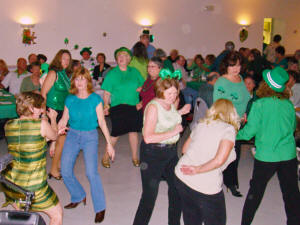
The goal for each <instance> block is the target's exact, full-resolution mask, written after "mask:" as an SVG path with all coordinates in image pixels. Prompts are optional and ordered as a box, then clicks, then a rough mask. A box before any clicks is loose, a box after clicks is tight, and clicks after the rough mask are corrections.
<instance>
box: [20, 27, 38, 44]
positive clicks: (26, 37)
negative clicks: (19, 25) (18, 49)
mask: <svg viewBox="0 0 300 225" xmlns="http://www.w3.org/2000/svg"><path fill="white" fill-rule="evenodd" d="M34 39H36V36H35V32H32V33H31V30H30V29H29V28H24V30H23V39H22V43H23V44H25V45H31V44H36V42H35V41H34Z"/></svg>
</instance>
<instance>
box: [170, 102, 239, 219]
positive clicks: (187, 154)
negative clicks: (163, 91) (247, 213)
mask: <svg viewBox="0 0 300 225" xmlns="http://www.w3.org/2000/svg"><path fill="white" fill-rule="evenodd" d="M239 126H240V122H239V116H238V114H237V112H236V110H235V108H234V106H233V104H232V102H231V101H229V100H226V99H219V100H217V101H216V102H215V103H214V104H213V105H212V106H211V108H210V109H209V110H208V111H207V114H206V117H205V118H204V119H203V120H201V121H200V122H199V123H198V124H197V126H196V127H195V128H194V129H193V131H192V133H191V135H190V137H189V138H188V139H187V140H186V142H185V144H184V146H183V149H182V153H183V154H184V155H183V156H182V157H181V159H180V160H179V162H178V164H177V166H176V168H175V174H176V178H175V184H176V188H177V191H178V193H179V196H180V199H181V203H182V212H183V220H184V224H186V225H202V223H203V222H204V223H205V225H213V224H218V225H225V224H226V208H225V199H224V194H223V190H222V184H223V175H222V171H223V170H224V169H225V168H226V167H227V166H228V165H229V164H230V163H231V162H232V161H233V160H235V158H236V155H235V151H234V148H233V147H234V142H235V136H236V133H237V130H238V129H239Z"/></svg>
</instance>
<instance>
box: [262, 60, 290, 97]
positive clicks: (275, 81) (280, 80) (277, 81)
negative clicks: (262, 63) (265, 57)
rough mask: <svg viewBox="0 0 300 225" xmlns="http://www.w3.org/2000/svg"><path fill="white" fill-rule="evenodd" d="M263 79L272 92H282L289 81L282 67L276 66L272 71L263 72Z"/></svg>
mask: <svg viewBox="0 0 300 225" xmlns="http://www.w3.org/2000/svg"><path fill="white" fill-rule="evenodd" d="M263 78H264V80H265V82H266V83H267V84H268V85H269V87H270V88H272V89H273V90H274V91H276V92H283V91H284V89H285V83H286V82H287V81H288V80H289V75H288V73H287V72H286V71H285V70H284V69H283V68H282V67H280V66H277V67H275V68H274V69H272V70H264V71H263Z"/></svg>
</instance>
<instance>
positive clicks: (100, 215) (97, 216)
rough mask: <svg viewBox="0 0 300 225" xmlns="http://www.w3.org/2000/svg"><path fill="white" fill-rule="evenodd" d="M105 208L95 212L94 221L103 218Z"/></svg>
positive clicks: (96, 221)
mask: <svg viewBox="0 0 300 225" xmlns="http://www.w3.org/2000/svg"><path fill="white" fill-rule="evenodd" d="M104 216H105V209H104V210H102V211H101V212H97V213H96V216H95V223H101V222H102V221H103V220H104Z"/></svg>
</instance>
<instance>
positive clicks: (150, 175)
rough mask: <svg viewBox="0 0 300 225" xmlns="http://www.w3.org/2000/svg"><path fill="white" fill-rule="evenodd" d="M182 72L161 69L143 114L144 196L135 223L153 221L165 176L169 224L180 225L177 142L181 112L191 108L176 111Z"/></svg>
mask: <svg viewBox="0 0 300 225" xmlns="http://www.w3.org/2000/svg"><path fill="white" fill-rule="evenodd" d="M177 74H178V75H179V74H180V71H179V72H178V73H176V74H172V73H170V71H169V70H167V71H166V69H163V70H161V72H160V76H161V79H159V80H157V82H156V83H155V95H156V98H154V99H153V100H152V101H151V102H149V103H148V105H147V107H146V109H145V113H144V127H143V140H142V143H141V146H140V159H141V163H142V165H143V167H141V177H142V188H143V192H142V196H141V199H140V203H139V206H138V209H137V212H136V215H135V218H134V222H133V225H147V224H148V223H149V221H150V218H151V215H152V211H153V208H154V205H155V200H156V197H157V194H158V187H159V183H160V181H161V180H162V179H163V178H164V179H165V180H166V181H167V183H168V187H169V191H168V197H169V219H168V220H169V223H168V224H172V225H179V224H180V216H181V215H180V214H181V206H180V199H179V195H178V193H177V191H176V188H175V184H174V181H175V180H174V178H175V173H174V168H175V166H176V164H177V161H178V155H177V144H176V143H177V141H178V140H179V138H180V132H181V131H182V130H183V128H182V126H181V120H182V119H181V115H183V114H186V113H188V112H189V110H190V107H189V106H188V107H183V108H182V109H180V110H177V109H176V107H175V104H174V103H175V101H176V100H177V98H178V94H179V83H178V80H177V79H180V78H181V74H180V75H179V77H177Z"/></svg>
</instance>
